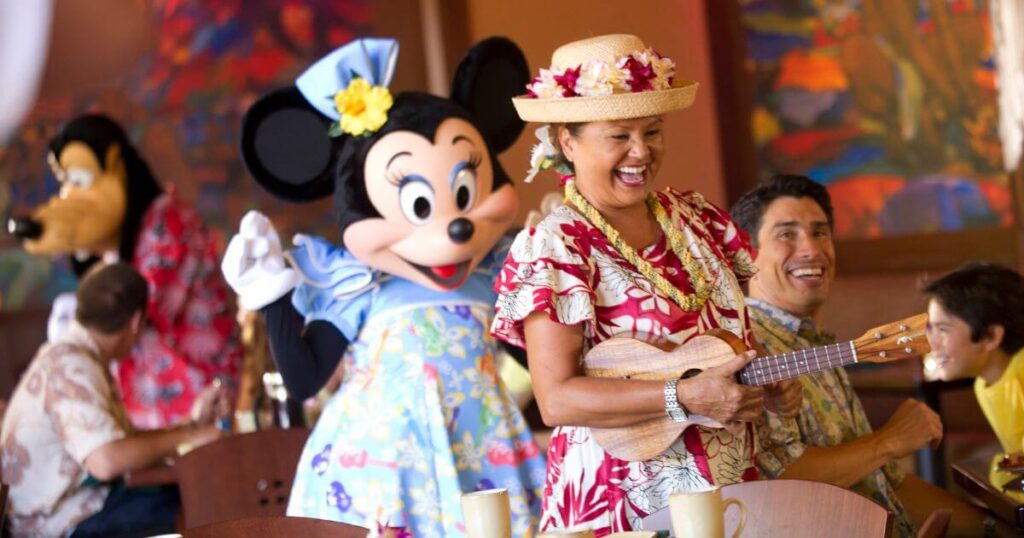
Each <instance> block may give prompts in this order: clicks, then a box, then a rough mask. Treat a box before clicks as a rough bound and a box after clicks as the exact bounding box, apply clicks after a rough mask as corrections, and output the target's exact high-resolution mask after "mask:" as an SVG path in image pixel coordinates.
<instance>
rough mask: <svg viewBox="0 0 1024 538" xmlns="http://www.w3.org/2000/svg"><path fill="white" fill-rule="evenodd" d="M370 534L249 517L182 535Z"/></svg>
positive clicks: (338, 537) (305, 521) (308, 537)
mask: <svg viewBox="0 0 1024 538" xmlns="http://www.w3.org/2000/svg"><path fill="white" fill-rule="evenodd" d="M369 534H370V530H369V529H366V528H363V527H357V526H355V525H348V524H346V523H338V522H336V521H327V520H325V519H312V518H308V517H284V516H273V517H248V518H245V519H236V520H233V521H221V522H220V523H210V524H208V525H202V526H200V527H196V528H193V529H186V530H185V531H184V532H182V536H183V537H184V538H243V537H244V538H249V537H252V536H302V537H304V538H366V537H367V536H368V535H369Z"/></svg>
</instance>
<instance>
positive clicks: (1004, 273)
mask: <svg viewBox="0 0 1024 538" xmlns="http://www.w3.org/2000/svg"><path fill="white" fill-rule="evenodd" d="M924 293H925V294H927V295H928V297H929V302H928V342H929V343H930V344H931V346H932V351H933V352H934V353H935V354H936V356H937V359H938V362H939V369H940V370H939V375H940V377H941V378H942V379H945V380H951V379H959V378H965V377H974V378H975V380H974V394H975V396H976V397H977V398H978V403H979V404H980V405H981V409H982V411H983V412H984V413H985V417H986V418H987V419H988V422H989V424H990V425H991V426H992V429H993V430H995V433H996V436H997V437H999V442H1000V443H1001V444H1002V445H1003V450H1004V451H1006V452H1020V451H1021V440H1022V437H1024V351H1022V348H1024V278H1022V277H1021V275H1020V274H1018V273H1017V272H1016V271H1013V270H1011V269H1007V268H1005V267H1000V266H998V265H992V264H982V263H972V264H967V265H965V266H963V267H961V268H960V269H957V270H956V271H953V272H952V273H950V274H948V275H946V276H944V277H942V278H940V279H938V280H935V281H934V282H931V283H930V284H928V285H926V286H925V287H924Z"/></svg>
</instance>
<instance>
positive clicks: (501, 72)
mask: <svg viewBox="0 0 1024 538" xmlns="http://www.w3.org/2000/svg"><path fill="white" fill-rule="evenodd" d="M528 82H530V70H529V67H527V65H526V57H525V56H523V51H521V50H519V47H518V46H517V45H516V44H515V43H513V42H512V41H510V40H508V39H506V38H504V37H491V38H488V39H485V40H483V41H481V42H480V43H477V44H476V45H475V46H474V47H473V48H471V49H469V52H467V53H466V56H465V57H464V58H463V59H462V62H461V63H459V68H458V69H457V70H456V71H455V79H454V80H453V81H452V95H451V99H452V100H453V101H455V102H457V103H459V104H460V105H462V106H463V108H465V109H466V110H468V111H469V112H470V114H472V115H473V118H474V119H475V120H476V124H477V125H476V126H477V127H478V128H479V129H480V132H481V133H482V134H483V135H484V137H485V138H486V139H487V141H488V143H490V144H491V147H492V148H493V149H494V151H495V152H498V153H500V152H502V151H505V150H506V149H508V148H509V146H511V145H512V144H513V143H514V142H515V141H516V138H518V137H519V134H520V133H522V132H523V126H524V123H523V121H522V120H520V119H519V115H518V114H516V109H515V107H513V106H512V98H513V97H515V96H517V95H520V94H522V93H523V92H524V91H525V90H524V88H525V87H526V84H527V83H528Z"/></svg>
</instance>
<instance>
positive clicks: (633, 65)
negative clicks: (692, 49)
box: [526, 48, 676, 99]
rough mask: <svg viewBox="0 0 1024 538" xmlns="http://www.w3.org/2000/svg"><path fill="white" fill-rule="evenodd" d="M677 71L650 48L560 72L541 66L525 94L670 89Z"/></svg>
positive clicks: (550, 95) (559, 95) (538, 96)
mask: <svg viewBox="0 0 1024 538" xmlns="http://www.w3.org/2000/svg"><path fill="white" fill-rule="evenodd" d="M675 74H676V63H675V62H673V61H672V60H671V59H669V58H666V57H664V56H662V55H661V54H658V53H657V52H656V51H655V50H654V49H650V48H649V49H646V50H642V51H638V52H633V53H630V54H627V55H626V56H623V57H621V58H618V59H616V60H615V61H614V62H606V61H604V60H599V59H595V60H590V61H589V62H587V63H585V64H581V65H577V66H576V67H572V68H564V69H562V70H561V71H559V70H557V69H541V70H540V75H539V76H538V77H537V78H535V79H533V80H532V81H530V83H529V84H527V85H526V95H527V97H530V98H534V99H558V98H565V97H590V96H594V95H612V94H616V93H631V92H632V93H637V92H644V91H651V90H667V89H669V88H671V87H672V79H673V77H675Z"/></svg>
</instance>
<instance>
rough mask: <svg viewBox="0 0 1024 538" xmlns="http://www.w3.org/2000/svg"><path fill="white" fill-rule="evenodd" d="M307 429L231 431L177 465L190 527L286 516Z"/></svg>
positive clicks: (307, 434) (182, 502) (186, 521)
mask: <svg viewBox="0 0 1024 538" xmlns="http://www.w3.org/2000/svg"><path fill="white" fill-rule="evenodd" d="M307 437H309V430H308V429H305V428H296V429H287V430H265V431H259V432H254V433H245V434H241V435H232V436H229V437H225V438H223V439H220V440H217V441H215V442H213V443H210V444H208V445H204V446H201V447H199V448H196V449H195V450H192V451H191V452H189V453H188V454H185V455H184V456H182V457H181V458H180V459H179V460H178V462H177V463H176V464H175V466H174V468H175V474H176V475H177V480H178V487H179V489H180V491H181V505H182V512H183V516H184V524H185V527H186V528H190V527H197V526H200V525H205V524H208V523H214V522H218V521H226V520H232V519H240V518H246V517H256V516H283V515H284V514H285V509H286V508H287V504H288V496H289V495H290V494H291V488H292V480H293V479H294V477H295V468H296V465H298V462H299V457H300V456H301V455H302V449H303V447H304V446H305V444H306V438H307Z"/></svg>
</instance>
